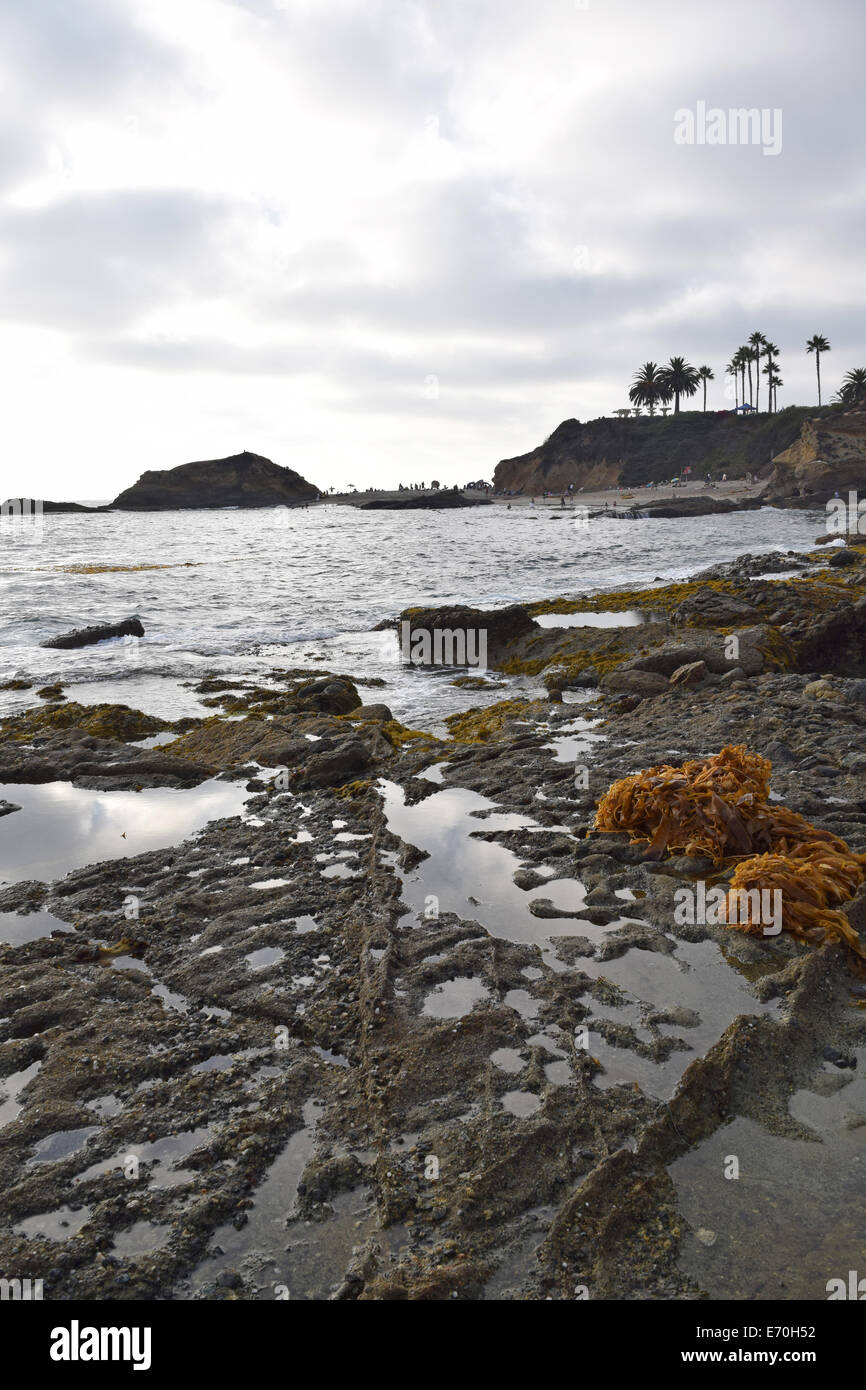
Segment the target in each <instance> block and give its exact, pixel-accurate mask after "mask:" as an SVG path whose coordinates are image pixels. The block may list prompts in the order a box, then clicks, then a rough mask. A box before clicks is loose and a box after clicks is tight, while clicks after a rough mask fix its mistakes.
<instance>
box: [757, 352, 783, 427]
mask: <svg viewBox="0 0 866 1390" xmlns="http://www.w3.org/2000/svg"><path fill="white" fill-rule="evenodd" d="M761 371H762V372H763V373H764V376H765V377H766V378H767V393H768V397H769V400H768V403H767V409H768V410H769V412H770V414H771V415H772V413H773V411H774V410H775V409H776V387H777V386H781V385H782V378H781V377H780V376H779V372H778V368H777V367H776V364H775V362H774V361H773V360H772V358H770V359H768V361H767V364H766V366H764V367H762V368H761Z"/></svg>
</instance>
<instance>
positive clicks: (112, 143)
mask: <svg viewBox="0 0 866 1390" xmlns="http://www.w3.org/2000/svg"><path fill="white" fill-rule="evenodd" d="M864 28H866V22H864V17H863V11H862V7H861V6H860V4H859V3H858V0H828V3H825V4H824V5H823V6H821V7H820V8H816V7H815V6H814V5H813V4H811V3H809V0H767V2H766V3H764V4H763V5H761V6H760V7H759V8H758V9H757V10H756V9H755V7H754V6H753V5H752V4H751V3H747V0H730V3H728V4H727V5H724V6H718V7H712V8H710V7H707V6H696V5H694V4H687V3H685V0H657V3H656V4H655V5H653V6H646V5H644V4H641V3H639V0H589V4H588V7H587V8H585V9H584V8H582V7H580V6H578V5H576V4H574V0H535V3H534V4H533V5H532V6H531V7H527V6H526V5H525V4H523V3H517V0H474V3H473V4H471V5H468V4H466V3H465V0H435V2H434V0H331V3H329V4H328V5H323V4H321V3H320V0H279V2H278V3H271V0H237V3H230V2H229V0H184V3H183V4H182V5H178V4H177V3H176V0H123V2H122V3H121V0H76V3H75V4H74V5H69V4H68V3H65V0H30V3H28V5H26V6H17V7H7V8H6V10H4V11H3V12H2V15H0V41H2V51H3V54H4V58H3V60H2V64H0V109H2V110H3V112H4V114H5V116H6V118H7V119H6V120H5V121H4V124H3V127H2V134H0V294H2V299H3V304H4V310H5V315H4V326H3V328H2V331H0V363H2V369H3V374H4V385H5V386H6V399H7V402H8V405H7V406H6V407H4V432H5V435H6V445H7V449H6V454H7V458H9V459H12V460H14V466H13V467H11V468H9V469H8V472H9V473H10V475H11V476H9V477H8V478H7V484H6V487H5V489H4V491H8V492H11V491H14V490H16V489H17V490H20V487H21V486H23V482H22V480H23V479H26V480H27V484H28V486H29V487H30V488H31V489H37V490H40V491H41V492H42V493H43V494H44V495H45V496H49V497H75V496H82V497H88V496H89V497H92V496H110V495H113V494H114V493H115V492H117V491H119V490H120V488H121V487H123V486H126V485H128V484H129V483H130V482H131V481H132V480H133V479H134V478H135V476H137V474H138V473H139V472H141V471H142V470H143V469H144V468H148V467H169V466H171V465H173V464H175V463H180V462H183V461H184V460H186V459H189V458H202V457H208V456H213V455H218V454H223V453H230V452H233V451H234V450H236V449H237V448H242V447H249V448H253V449H256V450H257V451H259V452H262V453H266V454H270V456H271V457H274V458H276V459H277V460H278V461H279V462H282V463H287V464H291V465H292V466H294V467H298V468H300V469H301V471H302V472H305V473H306V474H307V475H308V476H310V477H311V478H313V479H314V480H315V481H317V482H319V483H321V484H323V485H327V484H329V483H330V482H334V483H337V484H343V483H345V482H346V481H348V480H349V479H350V478H354V479H355V480H356V481H357V482H358V483H359V484H361V483H364V482H367V481H370V480H373V481H380V482H391V481H396V480H397V479H398V478H401V479H404V480H405V479H406V478H407V477H408V476H409V475H410V474H412V475H414V474H415V473H417V475H418V476H422V475H424V476H426V475H429V474H431V473H435V475H436V476H438V477H439V478H441V479H442V480H443V481H446V482H451V481H458V480H460V479H463V478H465V477H467V476H478V475H479V474H488V475H489V474H490V473H491V472H492V468H493V466H494V465H495V463H496V461H497V459H498V458H500V457H502V456H505V455H511V454H516V453H519V452H522V451H523V450H525V449H527V448H529V447H531V446H532V445H534V444H536V443H537V442H539V441H540V439H541V438H543V437H544V436H545V435H547V434H548V433H549V432H550V431H551V429H552V428H553V427H554V426H555V425H556V424H557V423H558V422H559V420H560V419H562V418H563V417H565V416H571V415H577V416H579V417H580V418H583V419H587V418H591V417H592V416H594V415H598V414H601V413H604V412H609V411H610V410H612V409H614V408H616V407H617V406H619V405H621V404H623V403H624V401H625V394H626V390H627V385H628V381H629V379H630V377H631V375H632V373H633V371H634V369H635V367H636V366H637V365H638V364H639V363H640V362H642V361H644V360H646V358H648V357H652V358H654V359H656V360H663V359H664V358H666V357H667V356H669V355H670V354H672V353H674V352H682V353H684V354H685V355H687V356H688V357H690V358H691V359H692V360H693V361H695V362H703V361H707V362H710V363H711V364H712V365H713V366H714V368H715V370H716V382H715V383H714V385H713V387H712V388H711V391H710V400H711V402H713V401H714V397H715V403H719V404H721V403H722V400H723V396H722V392H723V389H724V376H723V368H724V363H725V362H726V361H727V359H728V358H729V356H730V355H731V353H732V352H733V351H734V349H735V348H736V347H737V345H738V344H739V343H740V342H741V341H742V340H743V339H744V338H745V337H746V336H747V334H748V333H750V332H751V331H753V330H754V329H755V328H756V327H758V328H761V329H762V330H763V331H765V332H766V333H767V334H768V335H769V336H770V337H772V338H773V339H774V340H775V341H776V342H777V343H779V345H780V347H781V348H782V352H783V356H782V372H783V376H784V379H785V383H786V385H785V390H784V393H783V401H791V400H806V401H808V400H811V399H813V395H814V386H813V382H814V374H813V368H814V362H813V359H810V358H807V357H806V355H805V352H804V351H803V345H804V342H805V339H806V337H808V336H810V335H811V334H812V333H814V332H823V333H826V334H827V335H828V336H829V337H830V339H831V341H832V342H833V347H834V351H833V354H832V356H831V358H830V359H829V360H828V361H827V362H826V365H825V366H824V376H825V381H826V382H827V383H828V385H830V387H831V389H832V385H833V382H834V379H838V377H840V376H841V375H842V373H843V372H844V370H845V369H846V368H848V367H851V366H856V365H863V364H866V335H864V329H863V307H864V299H866V271H864V268H863V264H862V255H861V248H862V242H863V224H864V208H866V184H864V178H863V172H862V160H861V155H860V151H859V147H858V142H859V133H860V118H859V110H860V100H861V99H860V72H859V66H860V56H859V55H860V52H861V51H862V40H863V31H864ZM699 100H705V101H706V102H707V103H708V104H710V105H718V106H720V107H723V108H728V107H734V106H758V107H765V106H766V107H770V108H780V109H781V110H782V112H783V121H784V138H783V148H782V153H781V154H780V155H779V157H778V158H776V159H767V158H764V157H762V154H761V151H760V149H758V148H754V147H731V146H728V147H724V148H715V149H713V148H708V147H691V148H689V147H682V146H678V145H676V144H675V143H674V140H673V127H674V112H675V111H676V110H677V109H678V108H682V107H691V106H693V105H694V104H695V103H696V102H697V101H699ZM431 375H434V376H436V377H437V378H438V380H439V383H440V390H439V393H438V396H436V397H432V396H431V395H430V393H429V392H426V391H425V389H424V382H425V379H426V378H427V377H429V376H431ZM4 471H6V470H4Z"/></svg>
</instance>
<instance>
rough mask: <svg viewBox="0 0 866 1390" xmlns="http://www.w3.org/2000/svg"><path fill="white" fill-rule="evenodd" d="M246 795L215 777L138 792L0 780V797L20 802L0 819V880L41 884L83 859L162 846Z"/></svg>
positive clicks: (227, 812)
mask: <svg viewBox="0 0 866 1390" xmlns="http://www.w3.org/2000/svg"><path fill="white" fill-rule="evenodd" d="M13 793H14V796H13ZM247 796H248V793H247V792H246V791H245V790H244V788H243V786H241V785H239V784H237V783H233V782H219V781H217V780H216V779H211V780H210V781H207V782H202V784H201V786H199V787H190V788H185V789H183V790H175V789H174V788H165V787H153V788H147V789H146V790H144V791H141V792H129V791H122V792H97V791H87V790H85V789H84V788H82V787H73V786H70V784H69V783H68V782H45V783H42V784H41V785H39V786H27V785H16V786H14V787H10V786H3V785H0V799H3V798H5V799H7V800H10V801H11V800H15V801H17V802H18V804H19V805H20V806H21V810H20V811H16V812H15V814H14V815H11V816H4V817H3V818H2V820H0V883H17V882H19V881H20V880H22V879H28V878H35V879H40V880H42V881H45V882H47V881H49V880H51V879H56V878H62V877H63V876H64V875H65V874H68V873H69V872H70V870H72V869H77V868H80V867H81V866H82V865H84V864H98V863H99V862H100V861H101V860H104V859H119V858H121V857H123V856H125V855H134V854H144V853H146V852H147V851H148V850H153V849H166V848H168V846H170V845H176V844H178V843H179V842H180V841H181V840H184V839H186V838H187V836H189V835H192V834H194V833H195V831H197V830H201V829H202V827H203V826H205V825H206V824H207V822H208V821H210V820H218V819H220V818H222V817H225V816H236V815H239V814H240V812H241V811H242V809H243V806H244V802H245V801H246V799H247Z"/></svg>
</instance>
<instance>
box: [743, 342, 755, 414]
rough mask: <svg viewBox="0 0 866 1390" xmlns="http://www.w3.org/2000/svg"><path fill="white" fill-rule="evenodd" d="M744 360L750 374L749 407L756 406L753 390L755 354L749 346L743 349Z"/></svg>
mask: <svg viewBox="0 0 866 1390" xmlns="http://www.w3.org/2000/svg"><path fill="white" fill-rule="evenodd" d="M743 360H744V362H745V364H746V367H747V369H748V373H749V405H754V403H755V402H754V392H753V390H752V363H753V362H754V360H755V354H754V351H753V349H752V348H750V347H748V346H745V347H744V348H743Z"/></svg>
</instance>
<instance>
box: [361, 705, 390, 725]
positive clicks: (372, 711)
mask: <svg viewBox="0 0 866 1390" xmlns="http://www.w3.org/2000/svg"><path fill="white" fill-rule="evenodd" d="M351 713H352V718H353V719H362V720H367V719H371V720H373V721H374V722H376V723H379V724H387V723H388V721H389V720H391V719H393V718H394V716H393V714H392V713H391V711H390V710H389V708H388V706H387V705H359V706H358V708H357V709H353V710H352V712H351Z"/></svg>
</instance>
